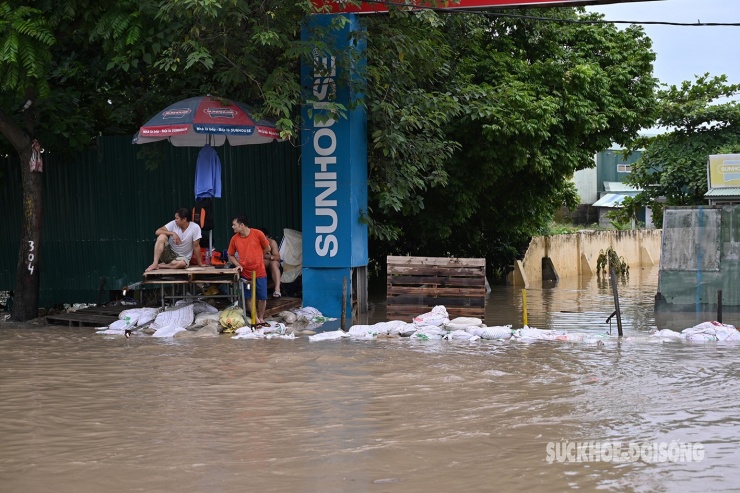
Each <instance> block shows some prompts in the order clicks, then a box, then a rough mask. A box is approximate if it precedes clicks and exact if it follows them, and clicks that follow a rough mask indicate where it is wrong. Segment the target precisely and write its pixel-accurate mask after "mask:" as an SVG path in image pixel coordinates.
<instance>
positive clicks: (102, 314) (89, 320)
mask: <svg viewBox="0 0 740 493" xmlns="http://www.w3.org/2000/svg"><path fill="white" fill-rule="evenodd" d="M129 308H138V307H137V306H133V305H117V306H91V307H88V308H83V309H81V310H77V311H75V312H69V313H57V314H56V315H47V316H46V323H47V324H50V325H67V326H69V327H107V326H108V325H110V324H112V323H113V322H115V321H116V320H118V315H119V314H120V313H121V312H122V311H123V310H128V309H129Z"/></svg>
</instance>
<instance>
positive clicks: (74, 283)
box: [0, 136, 301, 306]
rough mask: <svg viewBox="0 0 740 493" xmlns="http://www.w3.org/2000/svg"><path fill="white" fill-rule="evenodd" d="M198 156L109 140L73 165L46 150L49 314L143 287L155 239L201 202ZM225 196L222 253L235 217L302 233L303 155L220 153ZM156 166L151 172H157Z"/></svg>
mask: <svg viewBox="0 0 740 493" xmlns="http://www.w3.org/2000/svg"><path fill="white" fill-rule="evenodd" d="M198 151H199V149H197V148H184V147H181V148H177V147H173V146H171V145H169V144H167V143H156V144H147V145H139V146H137V145H132V144H131V137H128V136H122V137H100V138H98V140H97V146H96V148H94V149H91V150H89V151H88V152H86V153H84V154H82V155H80V156H79V157H76V158H74V159H64V158H62V157H61V156H59V155H57V154H56V153H55V152H53V151H50V150H47V151H46V152H45V153H44V154H43V159H44V173H43V176H44V180H45V184H44V186H45V197H44V223H43V229H42V239H41V249H40V256H39V269H40V270H41V293H40V304H41V306H53V305H55V304H60V303H72V302H87V303H94V302H97V301H98V296H99V293H100V292H101V285H102V287H103V289H102V292H105V294H106V298H105V300H104V301H107V300H108V298H107V291H108V290H119V289H122V288H123V287H125V286H126V285H128V284H130V283H133V282H137V281H139V280H141V275H142V272H143V270H144V268H146V266H147V265H149V263H151V256H152V248H153V246H154V231H155V230H156V229H157V228H158V227H159V226H162V225H163V224H165V223H166V222H168V221H170V220H171V219H172V218H173V216H174V212H175V210H176V209H177V208H179V207H188V208H190V207H192V206H193V205H194V203H195V198H194V196H195V192H194V187H195V183H194V180H195V162H196V159H197V155H198ZM217 151H218V154H219V156H220V158H221V163H222V197H221V198H220V199H216V200H215V206H214V220H215V226H214V229H213V245H214V247H215V248H217V249H224V248H226V247H227V246H228V241H229V239H230V238H231V235H232V234H233V232H232V230H231V218H232V217H233V216H235V215H236V214H246V215H247V217H248V218H249V221H250V226H256V227H260V226H264V227H267V228H269V229H270V231H271V232H272V233H273V236H275V237H276V239H277V240H278V242H279V240H280V238H281V236H282V231H283V228H291V229H296V230H300V229H301V210H300V206H301V171H300V149H299V148H297V147H294V146H293V145H292V144H290V143H272V144H265V145H253V146H242V147H230V146H228V145H226V146H224V147H220V148H217ZM152 165H154V166H156V167H155V168H154V169H148V166H152ZM21 198H22V193H21V181H20V168H19V164H18V158H17V156H0V205H1V206H2V209H3V226H2V235H0V248H1V249H2V252H3V253H4V255H1V256H0V291H7V290H10V289H13V285H14V283H15V273H16V266H17V262H18V251H19V246H20V245H19V239H20V228H21Z"/></svg>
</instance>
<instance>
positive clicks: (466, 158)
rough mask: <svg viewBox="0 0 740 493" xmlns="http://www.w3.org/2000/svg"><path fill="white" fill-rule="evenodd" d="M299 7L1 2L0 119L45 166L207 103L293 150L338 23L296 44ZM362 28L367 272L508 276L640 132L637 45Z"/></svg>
mask: <svg viewBox="0 0 740 493" xmlns="http://www.w3.org/2000/svg"><path fill="white" fill-rule="evenodd" d="M310 8H311V7H310V2H306V1H305V0H284V1H280V2H278V1H272V2H269V1H268V2H265V1H262V0H259V1H257V0H169V1H167V2H159V1H152V0H138V1H136V2H134V1H132V0H119V1H117V2H112V3H111V2H90V1H89V0H60V1H55V0H38V1H35V2H30V1H26V2H22V1H19V0H12V1H3V0H0V13H1V14H0V42H1V44H0V75H1V76H2V77H0V84H2V85H0V96H2V97H1V98H0V105H1V106H2V109H3V110H4V111H5V113H6V114H7V115H8V120H9V122H7V123H8V124H12V125H15V126H16V128H21V129H23V131H24V132H25V134H26V135H33V136H35V137H39V138H40V141H42V145H43V146H44V147H46V148H48V149H54V150H57V149H70V150H71V149H76V148H84V147H85V146H89V145H90V144H91V143H92V141H93V139H94V137H95V136H96V135H99V134H110V133H115V134H121V133H125V134H133V133H134V132H135V131H136V130H137V129H138V126H139V125H141V123H142V122H144V121H146V120H148V119H149V118H150V117H151V115H152V114H153V113H154V112H156V111H157V110H159V109H160V108H162V107H164V106H166V105H167V104H170V103H171V102H173V101H177V100H180V99H183V98H185V97H190V96H193V95H199V94H209V93H210V94H213V95H220V96H227V97H230V98H233V99H237V100H242V101H245V102H248V103H250V104H252V105H253V106H254V107H255V110H256V111H257V113H258V115H259V116H267V117H271V118H274V119H276V120H277V121H278V123H279V125H280V128H281V130H282V132H283V136H284V137H287V138H292V137H296V136H297V135H298V129H299V128H300V126H301V122H300V108H301V105H302V104H304V103H305V102H306V101H305V99H304V96H305V94H304V91H303V88H302V87H301V83H300V76H299V67H300V62H301V61H302V60H303V61H310V60H312V58H313V57H312V50H314V49H318V50H319V51H322V50H323V49H324V48H326V46H328V44H327V41H326V40H327V39H328V36H329V35H330V34H331V33H332V31H333V30H334V29H337V28H339V27H341V25H342V23H343V22H345V20H344V19H343V18H342V17H336V19H335V23H334V25H333V26H330V27H329V28H328V29H326V30H320V31H317V32H316V33H314V34H315V36H316V38H315V41H313V42H311V43H307V42H303V41H302V40H301V37H300V30H301V28H302V27H303V26H304V23H305V17H306V14H307V13H308V11H309V9H310ZM511 12H515V11H511ZM522 12H523V13H526V14H532V13H535V14H542V15H544V16H559V17H563V18H566V19H571V20H573V19H578V18H580V17H583V16H586V17H594V16H595V14H585V13H584V12H583V11H581V10H574V9H567V8H563V9H547V10H543V11H541V12H540V11H533V10H526V11H522ZM361 22H363V23H364V24H365V25H366V26H367V36H368V37H367V60H368V63H367V66H366V68H365V69H364V71H363V72H362V73H361V75H363V76H364V77H365V80H366V85H365V87H364V88H363V93H364V95H365V98H364V99H363V100H358V101H355V102H353V104H363V105H365V106H366V107H367V111H368V119H369V121H368V135H369V139H370V141H369V146H368V147H369V149H368V164H369V173H370V174H369V208H368V211H366V212H365V213H364V216H363V220H365V221H366V222H367V223H368V224H369V226H370V235H371V239H372V243H371V252H372V254H374V255H378V258H380V257H381V256H382V255H384V254H386V253H419V254H424V255H456V256H485V257H486V258H488V259H489V265H491V266H492V267H493V268H495V269H496V270H497V271H498V272H504V271H505V269H506V266H507V265H509V264H510V263H511V262H512V261H513V259H515V258H516V257H517V256H518V255H519V253H520V252H521V251H522V250H523V249H524V248H525V247H526V245H527V243H528V241H529V238H530V237H531V236H532V235H535V234H541V233H542V232H543V231H547V228H548V224H549V221H550V218H551V216H552V213H553V211H555V210H556V209H558V208H560V207H561V206H562V205H570V206H573V205H575V201H576V194H575V189H574V187H573V185H572V184H571V183H570V181H569V178H570V177H571V176H572V174H573V172H574V171H576V170H579V169H585V168H587V167H590V166H592V157H593V155H594V153H595V152H597V151H599V150H601V149H604V148H606V147H608V146H609V145H610V144H611V143H612V142H620V143H624V142H626V141H627V140H629V139H631V138H633V137H634V136H635V135H636V132H637V130H638V129H639V128H641V127H643V126H649V125H650V124H652V121H651V116H652V115H651V110H652V107H653V103H654V101H653V93H652V90H653V85H654V82H655V81H654V79H653V78H652V66H651V64H652V61H653V59H654V55H653V53H652V51H651V47H650V41H649V39H647V38H646V37H645V35H644V32H643V31H642V30H641V29H640V28H637V27H630V28H627V29H622V30H619V29H617V28H616V27H614V26H613V25H608V24H606V25H583V24H560V23H551V22H540V21H534V20H530V19H513V18H497V17H488V16H482V15H470V14H461V13H459V12H458V13H455V14H445V13H436V12H432V11H423V12H407V11H400V10H393V11H392V12H390V13H389V14H387V15H378V16H365V17H362V18H361ZM339 55H340V56H339V60H338V63H339V64H340V65H342V66H343V67H348V68H352V69H353V70H355V69H358V68H359V67H358V65H357V64H356V62H357V60H358V57H359V54H358V53H357V51H356V50H351V49H348V50H344V51H343V52H342V53H340V54H339ZM24 63H25V65H24ZM14 74H15V75H14ZM44 84H46V85H47V86H48V90H46V89H44ZM28 89H31V90H32V91H35V92H36V93H37V94H38V95H39V97H36V96H34V98H35V102H34V105H33V108H32V109H33V114H30V113H28V112H27V113H24V112H23V111H21V110H19V108H22V107H23V105H24V103H25V101H26V97H27V96H26V94H27V90H28ZM334 109H335V110H336V111H337V113H339V114H341V113H342V112H343V111H346V110H347V108H343V107H339V106H337V107H336V108H334ZM0 116H1V115H0ZM0 120H1V118H0ZM28 122H32V124H29V123H28ZM2 125H3V122H2V121H0V127H2ZM3 133H4V132H3ZM2 144H3V141H2V139H0V145H2ZM155 151H156V149H152V151H151V152H152V153H155Z"/></svg>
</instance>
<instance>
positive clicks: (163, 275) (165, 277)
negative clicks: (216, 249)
mask: <svg viewBox="0 0 740 493" xmlns="http://www.w3.org/2000/svg"><path fill="white" fill-rule="evenodd" d="M142 277H143V281H142V282H143V283H144V284H178V283H179V284H188V283H194V282H198V283H211V284H213V283H216V284H230V283H233V282H235V281H238V280H239V271H237V270H236V269H235V268H231V269H217V268H216V267H213V266H207V267H188V268H187V269H157V270H150V271H148V272H144V274H143V276H142Z"/></svg>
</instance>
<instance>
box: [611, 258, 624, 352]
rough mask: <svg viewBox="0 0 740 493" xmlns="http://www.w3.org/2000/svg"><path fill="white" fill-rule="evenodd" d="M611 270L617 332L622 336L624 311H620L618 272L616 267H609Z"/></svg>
mask: <svg viewBox="0 0 740 493" xmlns="http://www.w3.org/2000/svg"><path fill="white" fill-rule="evenodd" d="M609 272H610V274H611V278H612V290H613V291H614V309H615V313H616V314H617V334H619V337H622V313H621V312H620V311H619V292H618V290H617V273H616V272H615V271H614V267H613V266H610V267H609Z"/></svg>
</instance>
